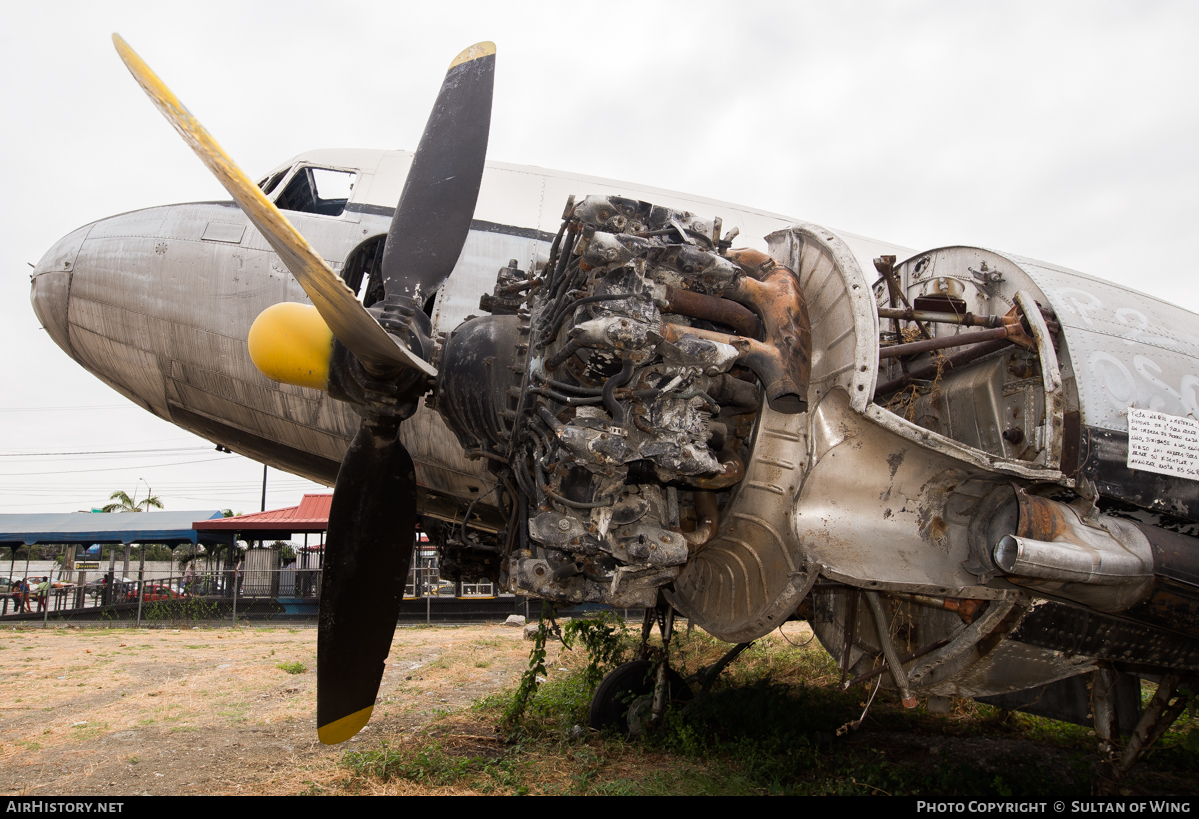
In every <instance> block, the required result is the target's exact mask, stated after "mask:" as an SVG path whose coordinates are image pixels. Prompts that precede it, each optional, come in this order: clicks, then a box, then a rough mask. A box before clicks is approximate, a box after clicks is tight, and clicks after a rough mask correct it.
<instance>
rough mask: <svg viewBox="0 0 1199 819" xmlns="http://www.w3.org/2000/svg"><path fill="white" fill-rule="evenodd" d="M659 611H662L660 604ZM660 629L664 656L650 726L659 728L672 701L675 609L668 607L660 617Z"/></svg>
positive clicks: (655, 687)
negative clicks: (669, 680) (671, 674)
mask: <svg viewBox="0 0 1199 819" xmlns="http://www.w3.org/2000/svg"><path fill="white" fill-rule="evenodd" d="M658 611H659V612H661V611H662V607H661V604H659V607H658ZM658 627H659V628H660V629H661V631H662V655H661V657H659V658H658V675H657V679H656V680H655V681H654V706H653V712H652V716H651V717H650V725H652V726H653V727H655V728H656V727H658V726H659V725H661V724H662V715H663V714H665V713H666V703H667V701H668V700H669V699H670V697H669V692H670V685H669V683H668V681H667V677H668V674H669V672H670V638H671V637H673V636H674V609H673V608H671V607H670V606H669V605H667V606H666V612H665V613H664V614H662V613H660V614H659V615H658Z"/></svg>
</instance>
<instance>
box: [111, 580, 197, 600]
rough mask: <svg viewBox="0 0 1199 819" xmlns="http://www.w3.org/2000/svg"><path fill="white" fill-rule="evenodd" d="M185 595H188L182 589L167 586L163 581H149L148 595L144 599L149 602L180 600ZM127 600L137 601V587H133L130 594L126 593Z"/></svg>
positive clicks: (147, 585)
mask: <svg viewBox="0 0 1199 819" xmlns="http://www.w3.org/2000/svg"><path fill="white" fill-rule="evenodd" d="M183 597H187V593H186V592H181V591H178V590H177V589H172V588H171V587H170V586H167V585H165V584H162V583H147V584H146V596H145V597H144V598H142V599H143V600H145V601H146V602H147V603H150V602H157V601H159V600H178V599H180V598H183ZM125 602H127V603H136V602H137V589H133V590H131V591H130V592H129V593H128V594H126V595H125Z"/></svg>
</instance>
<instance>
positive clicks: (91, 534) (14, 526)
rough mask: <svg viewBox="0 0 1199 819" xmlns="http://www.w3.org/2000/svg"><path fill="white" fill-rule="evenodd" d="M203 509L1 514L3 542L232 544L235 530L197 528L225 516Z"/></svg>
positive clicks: (216, 511) (0, 525) (30, 543)
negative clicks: (197, 529) (191, 510)
mask: <svg viewBox="0 0 1199 819" xmlns="http://www.w3.org/2000/svg"><path fill="white" fill-rule="evenodd" d="M221 516H222V515H221V513H220V511H219V510H201V511H199V512H109V513H103V512H71V513H62V514H48V515H0V546H9V545H12V546H17V545H22V544H24V545H27V546H28V545H32V544H34V543H173V544H180V543H192V544H213V545H220V544H230V543H233V533H232V532H220V531H214V532H197V531H196V530H195V529H194V528H192V524H193V523H194V522H196V521H200V520H211V519H212V518H219V517H221Z"/></svg>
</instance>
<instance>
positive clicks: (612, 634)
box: [562, 611, 626, 691]
mask: <svg viewBox="0 0 1199 819" xmlns="http://www.w3.org/2000/svg"><path fill="white" fill-rule="evenodd" d="M625 631H626V629H625V622H624V619H623V618H622V617H619V616H617V615H616V613H615V612H610V611H605V612H600V614H599V616H598V617H595V618H593V619H587V620H571V621H570V622H569V623H567V624H566V628H565V629H563V632H562V644H563V645H565V646H566V647H567V648H568V649H569V648H571V646H572V644H573V643H574V642H575V640H576V639H577V640H579V641H580V642H582V644H583V647H584V648H586V649H587V657H588V664H587V669H586V671H584V672H583V680H584V682H585V683H586V685H587V689H588V690H590V691H594V690H595V687H596V686H597V685H599V684H600V680H602V679H603V678H604V674H605V673H606V672H607V671H608V670H609V669H611V668H614V667H615V666H617V665H619V664H620V659H621V654H622V650H623V647H624V638H625Z"/></svg>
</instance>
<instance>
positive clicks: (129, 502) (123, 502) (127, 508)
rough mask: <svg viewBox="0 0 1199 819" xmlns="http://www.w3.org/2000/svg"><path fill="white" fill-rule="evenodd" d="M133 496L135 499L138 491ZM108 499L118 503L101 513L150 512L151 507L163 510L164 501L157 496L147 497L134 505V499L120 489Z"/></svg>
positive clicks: (109, 505)
mask: <svg viewBox="0 0 1199 819" xmlns="http://www.w3.org/2000/svg"><path fill="white" fill-rule="evenodd" d="M133 494H134V497H136V496H137V492H136V491H135V492H134V493H133ZM108 499H109V500H111V501H116V503H110V504H108V505H107V506H104V507H103V508H102V509H101V510H100V511H101V512H148V511H149V510H150V507H151V506H153V507H154V508H155V509H162V508H163V506H162V501H160V500H159V499H158V496H157V495H147V496H146V499H145V500H141V501H137V502H136V503H134V500H133V498H131V497H129V496H128V495H126V494H125V493H124V492H122V491H121V490H120V489H118V490H117V491H116V492H113V493H112V494H111V495H109V496H108Z"/></svg>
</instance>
